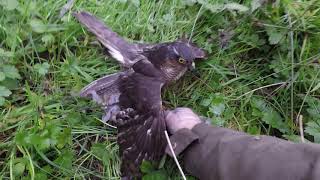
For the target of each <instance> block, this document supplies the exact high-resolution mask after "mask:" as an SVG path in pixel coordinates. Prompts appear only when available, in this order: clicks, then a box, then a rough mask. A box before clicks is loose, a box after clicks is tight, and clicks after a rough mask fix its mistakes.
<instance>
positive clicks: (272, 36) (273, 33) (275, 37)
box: [267, 28, 284, 45]
mask: <svg viewBox="0 0 320 180" xmlns="http://www.w3.org/2000/svg"><path fill="white" fill-rule="evenodd" d="M267 34H268V35H269V39H268V40H269V43H270V44H271V45H273V44H278V43H279V42H280V41H281V40H282V38H283V37H284V32H282V31H277V30H276V29H272V28H267Z"/></svg>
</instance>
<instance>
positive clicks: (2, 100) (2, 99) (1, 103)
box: [0, 97, 5, 106]
mask: <svg viewBox="0 0 320 180" xmlns="http://www.w3.org/2000/svg"><path fill="white" fill-rule="evenodd" d="M4 102H5V99H4V98H3V97H0V106H3V105H4Z"/></svg>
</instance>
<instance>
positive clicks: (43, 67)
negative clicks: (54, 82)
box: [34, 62, 50, 76]
mask: <svg viewBox="0 0 320 180" xmlns="http://www.w3.org/2000/svg"><path fill="white" fill-rule="evenodd" d="M49 67H50V65H49V64H48V63H47V62H44V63H42V64H39V63H38V64H36V65H35V66H34V69H35V70H36V71H37V72H38V73H39V74H40V75H42V76H44V75H46V74H47V73H48V70H49Z"/></svg>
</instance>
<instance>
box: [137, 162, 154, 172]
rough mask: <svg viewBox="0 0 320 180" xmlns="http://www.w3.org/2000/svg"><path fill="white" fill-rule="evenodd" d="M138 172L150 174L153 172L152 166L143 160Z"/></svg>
mask: <svg viewBox="0 0 320 180" xmlns="http://www.w3.org/2000/svg"><path fill="white" fill-rule="evenodd" d="M140 170H141V172H143V173H150V172H152V171H154V170H155V168H154V166H153V165H152V163H151V162H150V161H146V160H143V161H142V163H141V165H140Z"/></svg>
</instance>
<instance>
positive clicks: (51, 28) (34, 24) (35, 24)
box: [30, 19, 65, 33]
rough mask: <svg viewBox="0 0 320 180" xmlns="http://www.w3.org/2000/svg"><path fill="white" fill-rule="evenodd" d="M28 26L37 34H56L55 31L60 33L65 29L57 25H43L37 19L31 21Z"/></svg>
mask: <svg viewBox="0 0 320 180" xmlns="http://www.w3.org/2000/svg"><path fill="white" fill-rule="evenodd" d="M30 26H31V28H32V30H33V31H34V32H37V33H45V32H57V31H62V30H64V29H65V28H63V27H62V26H61V25H58V24H44V23H43V22H42V21H41V20H39V19H32V20H31V21H30Z"/></svg>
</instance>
